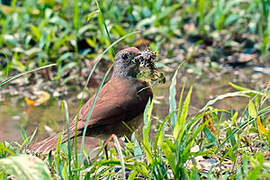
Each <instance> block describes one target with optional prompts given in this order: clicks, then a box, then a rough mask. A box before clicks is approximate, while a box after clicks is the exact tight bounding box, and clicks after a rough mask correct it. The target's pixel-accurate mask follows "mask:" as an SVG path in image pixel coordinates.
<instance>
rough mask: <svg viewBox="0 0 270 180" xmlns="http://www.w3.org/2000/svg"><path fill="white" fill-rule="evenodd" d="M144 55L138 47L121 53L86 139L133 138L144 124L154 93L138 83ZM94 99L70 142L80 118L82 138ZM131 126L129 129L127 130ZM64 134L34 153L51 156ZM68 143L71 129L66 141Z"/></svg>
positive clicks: (73, 124)
mask: <svg viewBox="0 0 270 180" xmlns="http://www.w3.org/2000/svg"><path fill="white" fill-rule="evenodd" d="M142 53H144V54H146V55H147V53H150V52H149V51H146V52H142V51H140V50H139V49H137V48H135V47H129V48H125V49H123V50H121V51H119V52H118V53H117V54H116V56H115V59H114V64H113V73H112V76H111V79H110V80H109V81H108V82H107V83H106V84H105V85H104V86H103V87H102V88H101V90H100V93H99V95H98V98H97V101H96V103H95V105H94V109H93V112H92V114H91V116H90V120H89V122H88V126H87V131H86V136H90V137H96V138H99V139H102V140H106V139H107V138H109V137H110V136H111V135H112V134H115V135H116V136H118V137H121V136H124V135H126V136H130V134H131V133H132V131H134V130H135V129H137V128H138V126H139V125H140V124H141V123H142V115H143V112H144V109H145V106H146V104H147V102H148V100H149V99H152V98H153V92H152V89H151V87H150V86H149V83H148V82H145V81H144V80H142V79H137V74H138V73H139V72H140V69H139V68H140V63H139V62H138V61H135V60H134V59H135V58H136V57H139V56H140V55H141V54H142ZM94 97H95V96H92V97H91V98H90V99H89V100H88V101H87V102H86V103H85V104H84V105H83V106H82V108H81V110H80V112H79V114H78V117H75V118H74V120H73V121H72V122H71V123H70V126H69V127H68V128H69V132H70V138H71V139H73V138H74V137H75V127H76V119H77V118H78V125H77V136H82V134H83V130H84V127H85V126H86V120H87V116H88V113H89V111H90V109H91V106H92V104H93V101H94ZM127 126H128V127H127ZM59 136H60V133H58V134H55V135H53V136H51V137H48V138H46V139H44V140H42V141H40V142H38V143H36V144H33V145H32V146H30V147H29V150H30V151H31V152H33V153H49V152H50V151H52V150H55V149H56V144H57V141H58V138H59ZM67 140H68V133H67V129H66V130H65V131H64V132H63V135H62V141H61V143H64V142H66V141H67Z"/></svg>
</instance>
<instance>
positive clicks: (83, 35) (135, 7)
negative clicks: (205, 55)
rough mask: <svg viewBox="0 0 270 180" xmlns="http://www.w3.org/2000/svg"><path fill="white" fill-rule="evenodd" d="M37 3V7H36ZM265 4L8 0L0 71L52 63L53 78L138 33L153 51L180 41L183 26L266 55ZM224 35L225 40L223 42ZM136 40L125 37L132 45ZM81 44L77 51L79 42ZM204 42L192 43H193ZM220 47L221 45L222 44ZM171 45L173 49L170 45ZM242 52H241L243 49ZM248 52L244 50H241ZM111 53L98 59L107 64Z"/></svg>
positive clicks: (260, 0) (263, 0)
mask: <svg viewBox="0 0 270 180" xmlns="http://www.w3.org/2000/svg"><path fill="white" fill-rule="evenodd" d="M42 2H43V3H42ZM269 9H270V2H269V1H267V0H256V1H251V0H229V1H225V0H218V1H210V0H204V1H203V0H199V1H191V0H188V1H184V0H178V1H171V0H164V1H131V2H127V1H112V0H105V1H100V2H99V1H81V0H76V1H68V0H59V1H54V0H52V1H38V2H37V1H32V0H31V1H16V0H15V1H13V5H12V6H9V7H5V6H3V5H2V6H1V7H0V10H1V13H0V22H1V24H2V26H1V27H2V28H1V34H0V48H1V49H3V48H4V49H5V50H6V51H8V52H9V57H8V58H5V60H4V61H6V63H7V64H6V65H5V66H3V65H0V70H2V71H4V72H5V73H4V74H2V75H5V76H6V75H8V74H9V73H10V72H11V71H19V72H24V71H27V70H30V69H32V68H33V67H40V66H43V65H47V64H49V63H56V64H58V73H57V74H56V75H55V78H56V79H58V80H59V79H60V78H61V74H62V72H63V71H64V70H65V69H68V68H72V67H74V66H76V65H78V66H80V65H81V62H82V60H83V59H85V58H93V57H95V56H96V55H97V54H98V53H99V50H104V49H106V47H108V46H109V45H110V44H111V43H112V41H113V40H115V39H118V38H120V37H122V36H124V35H126V34H127V33H130V32H133V31H134V30H139V31H140V32H141V33H140V34H141V38H146V39H149V40H151V47H152V48H153V49H160V48H161V47H163V46H164V45H166V44H168V43H170V42H172V41H175V40H177V39H178V38H180V39H181V38H184V39H185V38H186V35H187V33H186V32H185V30H184V26H185V25H189V24H194V25H195V27H196V29H195V31H193V32H191V34H192V35H196V34H197V35H202V36H204V37H205V38H208V37H211V38H214V40H215V41H217V42H218V44H220V46H225V44H226V41H227V40H230V41H234V40H235V38H237V37H235V34H237V35H239V36H241V37H244V38H246V37H249V36H251V37H253V36H254V38H252V39H255V41H254V42H253V43H254V47H256V48H255V49H256V50H257V51H259V54H262V55H267V54H269V48H270V11H269ZM224 33H225V34H227V35H228V36H229V37H228V39H227V40H226V41H225V42H223V41H222V37H223V36H224ZM136 39H137V37H135V36H133V37H130V38H128V39H125V40H124V41H123V42H122V44H125V45H129V46H130V45H132V44H134V42H135V41H136ZM82 41H84V42H85V43H86V44H84V46H86V47H82V45H81V44H80V42H82ZM199 41H200V43H201V41H204V40H198V42H199ZM224 43H225V44H224ZM175 46H177V45H175ZM243 51H244V49H243ZM247 51H248V50H247ZM114 52H115V50H113V49H111V50H110V51H109V55H108V56H106V57H104V59H106V60H108V61H111V60H112V59H113V55H114Z"/></svg>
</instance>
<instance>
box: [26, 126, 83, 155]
mask: <svg viewBox="0 0 270 180" xmlns="http://www.w3.org/2000/svg"><path fill="white" fill-rule="evenodd" d="M78 133H80V132H79V131H78ZM61 134H62V133H57V134H55V135H53V136H50V137H48V138H46V139H44V140H42V141H40V142H38V143H35V144H33V145H31V146H30V147H29V148H28V150H29V151H30V152H31V153H44V154H45V153H49V152H50V151H53V150H55V149H56V146H57V143H58V140H59V136H60V135H61ZM74 136H75V132H74V131H72V132H70V139H73V138H74ZM67 140H68V135H67V131H66V130H65V131H64V133H63V134H62V138H61V144H62V143H65V142H66V141H67Z"/></svg>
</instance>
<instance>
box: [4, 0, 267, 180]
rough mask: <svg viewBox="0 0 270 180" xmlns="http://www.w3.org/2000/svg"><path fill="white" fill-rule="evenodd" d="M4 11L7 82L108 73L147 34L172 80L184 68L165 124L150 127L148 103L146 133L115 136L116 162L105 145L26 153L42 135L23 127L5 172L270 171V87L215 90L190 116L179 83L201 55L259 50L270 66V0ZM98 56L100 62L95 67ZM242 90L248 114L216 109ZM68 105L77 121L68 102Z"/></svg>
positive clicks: (40, 5)
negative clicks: (118, 54)
mask: <svg viewBox="0 0 270 180" xmlns="http://www.w3.org/2000/svg"><path fill="white" fill-rule="evenodd" d="M0 10H1V14H0V17H1V19H0V21H1V34H0V46H1V59H0V76H1V77H0V78H1V79H7V77H10V79H7V81H2V83H0V86H1V88H2V87H4V86H5V87H8V86H9V84H8V82H10V81H12V80H13V79H15V78H17V77H19V76H20V75H23V73H25V72H26V75H27V76H28V77H29V79H30V80H29V82H28V85H29V86H30V85H31V84H34V83H35V82H36V81H32V80H33V79H34V80H35V79H38V78H39V77H42V79H45V80H44V81H53V82H54V83H56V84H58V83H61V85H66V84H68V83H74V81H73V80H74V79H75V80H78V82H79V81H80V82H81V81H82V80H81V78H84V80H86V79H87V82H88V81H89V79H90V76H91V75H94V73H93V72H94V71H95V72H96V73H101V74H102V73H103V74H105V72H106V70H107V65H108V64H111V62H112V60H113V57H114V54H115V52H116V50H117V49H120V48H121V47H123V46H125V45H128V46H134V43H135V42H136V41H137V40H138V39H144V41H145V40H148V41H149V42H150V47H151V48H152V49H153V50H158V52H159V57H160V61H159V63H158V64H157V65H158V67H159V68H161V69H162V70H163V71H164V72H165V74H166V72H167V73H168V76H169V77H170V75H171V72H172V71H174V72H175V73H174V75H172V77H171V82H170V84H171V85H170V90H169V91H170V97H168V100H169V106H170V109H169V112H168V113H167V116H166V117H158V118H155V119H157V122H155V123H156V124H155V126H156V128H155V129H156V131H153V130H152V129H151V127H152V126H151V125H152V124H153V121H154V118H153V114H152V110H153V107H154V104H151V103H149V104H148V106H147V108H146V110H145V114H144V128H143V130H142V131H143V133H142V134H143V135H142V137H135V135H134V136H133V138H132V139H131V140H130V141H129V142H127V143H126V144H125V148H121V147H120V145H119V142H118V140H117V139H114V140H113V142H114V144H115V147H114V148H111V149H110V152H109V159H106V158H105V156H104V152H103V149H102V146H101V147H100V151H98V153H97V156H96V157H94V158H93V157H90V156H91V152H87V151H85V150H84V151H83V150H80V151H78V152H77V150H72V149H71V147H66V146H64V147H62V146H61V148H60V144H58V146H57V150H56V152H55V153H53V154H49V155H40V156H39V158H41V159H42V160H40V159H37V158H34V157H33V156H30V155H26V153H25V151H24V149H25V147H27V145H29V143H30V142H31V140H32V137H33V136H34V135H32V136H27V135H26V133H25V132H24V131H23V130H22V137H23V139H24V142H23V143H22V144H17V143H11V142H10V143H7V142H0V179H10V178H12V177H13V176H15V177H16V178H18V179H20V178H22V179H23V177H25V179H31V178H32V179H40V178H41V177H43V179H49V178H50V177H53V178H64V179H80V178H81V179H104V178H128V179H136V178H138V179H146V178H148V179H179V178H182V179H200V178H203V177H204V178H208V179H213V178H217V179H218V178H219V179H259V178H260V179H267V178H270V165H269V162H270V161H269V159H270V155H269V152H270V150H269V148H270V131H269V128H270V127H269V119H270V115H269V112H270V106H269V96H270V91H269V88H270V84H268V85H265V89H263V90H253V89H248V88H245V87H240V86H237V85H235V84H232V87H233V88H235V89H236V90H237V91H235V92H230V93H227V94H223V95H220V96H218V97H216V99H214V100H212V101H209V102H208V103H207V104H206V105H205V107H203V108H202V109H201V110H199V111H198V112H197V113H196V114H194V115H188V112H189V109H190V105H189V104H190V99H191V96H192V88H190V89H189V90H187V88H186V90H185V89H184V88H183V89H182V90H181V89H180V90H179V89H177V86H176V82H177V73H178V69H177V67H179V64H180V63H181V62H182V61H186V63H185V64H184V65H183V66H192V65H194V66H195V67H196V63H197V62H198V61H200V62H202V63H203V64H206V65H207V67H209V68H217V69H218V68H220V66H223V64H230V65H233V66H237V65H238V64H243V63H249V62H250V59H248V60H247V62H246V61H244V60H245V59H246V58H243V55H244V56H245V57H246V56H247V55H252V57H254V56H256V61H255V62H252V63H255V64H256V63H267V58H268V57H269V49H270V1H269V0H252V1H251V0H217V1H210V0H196V1H195V0H186V1H184V0H178V1H171V0H163V1H162V0H157V1H141V0H140V1H139V0H138V1H124V0H123V1H113V0H104V1H100V2H99V1H90V0H88V1H86V0H85V1H83V0H74V1H71V0H69V1H68V0H55V1H54V0H40V1H34V0H29V1H16V0H12V1H11V4H10V5H8V6H4V5H1V6H0ZM137 31H138V32H137ZM121 38H122V41H121V42H120V41H117V40H119V39H121ZM137 43H140V42H137ZM120 44H121V45H120ZM117 46H118V48H116V47H117ZM107 51H108V53H106V52H107ZM241 54H242V56H241ZM234 57H237V58H236V59H237V60H234ZM243 59H244V60H243ZM242 60H243V61H242ZM98 62H101V63H100V64H101V65H100V64H99V65H98V66H95V64H97V63H98ZM54 63H55V64H56V65H54ZM50 64H51V65H50ZM47 65H49V66H50V68H49V69H46V70H47V71H45V72H44V71H41V72H40V74H41V76H40V75H38V74H35V77H32V76H31V73H28V72H27V71H35V72H39V71H37V70H39V69H36V68H40V67H43V68H44V66H47ZM85 67H87V68H89V67H91V68H92V70H91V73H90V76H88V74H89V73H87V75H86V76H84V75H83V74H85V73H84V68H85ZM180 68H182V67H180ZM196 68H197V67H196ZM15 74H16V75H15ZM104 79H105V78H103V79H102V78H101V79H100V81H101V82H104ZM60 80H61V81H60ZM102 80H103V81H102ZM75 82H76V81H75ZM13 85H14V84H13ZM15 86H16V83H15ZM85 88H86V86H85ZM85 88H84V90H85ZM0 91H1V90H0ZM177 91H181V92H180V98H179V99H177V98H176V92H177ZM184 91H188V93H187V95H186V96H183V94H184ZM236 96H241V97H245V98H248V104H247V105H246V108H245V109H243V110H242V111H241V112H236V111H234V110H224V109H216V108H215V107H213V106H212V105H213V104H214V103H215V102H216V101H219V100H221V101H222V100H223V99H225V98H226V97H236ZM63 107H64V109H65V112H66V120H67V124H68V123H69V121H70V118H69V116H68V108H67V104H66V102H65V101H63ZM150 131H151V137H150ZM78 147H80V144H78ZM75 149H77V148H75ZM25 162H28V163H25ZM48 167H49V168H48ZM49 170H50V171H49Z"/></svg>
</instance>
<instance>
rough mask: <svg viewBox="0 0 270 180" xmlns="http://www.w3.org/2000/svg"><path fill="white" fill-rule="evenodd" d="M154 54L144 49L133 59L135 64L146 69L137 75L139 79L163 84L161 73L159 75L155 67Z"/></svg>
mask: <svg viewBox="0 0 270 180" xmlns="http://www.w3.org/2000/svg"><path fill="white" fill-rule="evenodd" d="M156 57H157V55H156V52H154V51H151V50H150V49H146V50H144V51H141V53H140V54H139V55H138V56H136V57H135V58H134V61H135V63H139V64H140V65H141V66H142V67H144V68H147V70H143V71H141V72H140V73H139V75H138V76H139V78H144V79H146V80H147V79H150V80H151V81H157V80H158V82H159V83H165V82H166V79H165V76H164V75H163V73H160V72H159V71H158V69H157V68H156V66H155V61H156Z"/></svg>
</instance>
